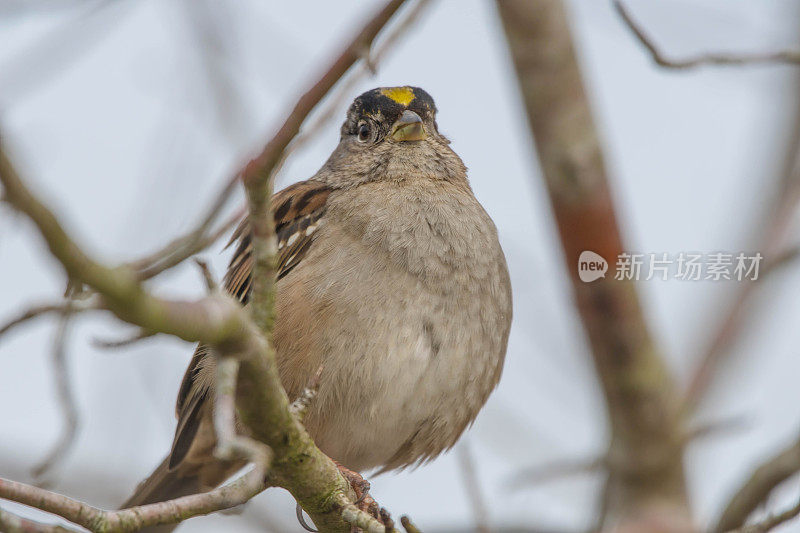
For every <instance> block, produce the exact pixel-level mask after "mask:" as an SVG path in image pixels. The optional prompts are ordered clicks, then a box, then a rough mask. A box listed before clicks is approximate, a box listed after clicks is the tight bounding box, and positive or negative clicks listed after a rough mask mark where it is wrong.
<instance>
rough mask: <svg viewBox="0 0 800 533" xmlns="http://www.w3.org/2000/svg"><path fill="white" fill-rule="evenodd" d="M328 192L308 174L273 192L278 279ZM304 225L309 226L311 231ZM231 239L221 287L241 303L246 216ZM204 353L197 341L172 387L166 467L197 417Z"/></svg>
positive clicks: (308, 238) (296, 256)
mask: <svg viewBox="0 0 800 533" xmlns="http://www.w3.org/2000/svg"><path fill="white" fill-rule="evenodd" d="M330 193H331V189H330V188H329V187H328V186H327V185H325V184H324V183H321V182H318V181H312V180H309V181H302V182H300V183H296V184H294V185H290V186H289V187H287V188H285V189H283V190H282V191H280V192H278V193H276V194H275V195H274V196H273V198H272V212H273V214H274V216H275V234H276V236H277V238H278V272H277V278H278V279H281V278H283V277H284V276H286V275H287V274H288V273H289V272H291V271H292V269H294V268H295V267H296V266H297V265H298V264H300V262H301V261H302V259H303V257H305V255H306V253H307V252H308V249H309V248H310V246H311V244H312V242H313V240H314V231H313V230H314V228H315V227H316V226H315V225H316V224H317V223H318V222H319V220H320V218H322V215H323V214H324V213H325V204H326V202H327V200H328V196H329V195H330ZM309 227H310V228H312V230H311V231H309ZM234 243H236V252H235V253H234V254H233V257H232V258H231V261H230V263H229V265H228V271H227V273H226V274H225V280H224V283H225V289H226V290H227V291H228V293H229V294H231V295H232V296H234V297H235V298H236V299H238V300H239V301H240V302H242V304H246V303H247V301H248V299H249V296H250V273H251V272H252V270H253V255H252V250H253V245H252V243H251V239H250V226H249V224H248V222H247V219H245V220H243V221H242V223H241V224H239V227H237V228H236V231H234V233H233V236H232V237H231V240H230V242H229V243H228V246H231V245H232V244H234ZM207 355H208V349H207V347H206V346H203V345H200V346H198V347H197V349H196V350H195V353H194V356H193V357H192V360H191V362H190V363H189V367H188V368H187V369H186V373H185V374H184V377H183V382H182V383H181V388H180V390H179V392H178V400H177V404H176V413H177V416H178V427H177V429H176V431H175V440H174V442H173V445H172V452H171V454H170V460H169V467H170V469H172V468H174V467H175V466H177V465H178V464H179V463H180V462H181V461H182V460H183V458H184V456H185V454H186V452H187V451H188V450H189V448H190V445H191V442H192V440H193V439H194V436H195V434H196V432H197V427H198V425H199V424H200V421H201V420H200V419H201V417H200V416H199V413H200V409H201V407H202V405H203V404H204V403H205V399H206V396H207V392H208V384H206V383H202V382H201V381H200V380H199V379H198V378H199V376H200V374H201V370H202V367H203V361H204V359H205V357H206V356H207Z"/></svg>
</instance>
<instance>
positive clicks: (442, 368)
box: [124, 86, 512, 532]
mask: <svg viewBox="0 0 800 533" xmlns="http://www.w3.org/2000/svg"><path fill="white" fill-rule="evenodd" d="M436 113H437V108H436V105H435V103H434V101H433V98H432V97H431V96H430V95H429V94H428V93H427V92H426V91H425V90H423V89H421V88H419V87H412V86H400V87H380V88H376V89H373V90H370V91H367V92H365V93H363V94H361V95H360V96H358V97H357V98H355V100H354V101H353V103H352V105H351V106H350V107H349V109H348V111H347V115H346V120H345V122H344V124H343V125H342V127H341V131H340V140H339V143H338V145H337V146H336V148H335V149H334V151H333V152H332V154H331V155H330V157H329V158H328V160H327V161H326V162H325V163H324V164H323V165H322V167H321V168H320V170H319V171H317V172H316V174H314V175H313V176H312V177H311V178H310V179H308V180H306V181H301V182H298V183H295V184H293V185H290V186H288V187H286V188H285V189H283V190H281V191H279V192H277V193H275V194H274V196H273V198H272V201H271V206H272V214H273V216H274V221H275V231H276V236H277V241H278V268H277V281H276V300H275V312H276V317H277V318H276V321H275V324H274V331H273V342H274V348H275V354H276V361H277V365H278V370H279V374H280V379H281V383H282V385H283V387H284V388H285V390H286V393H287V395H288V396H289V398H290V399H292V398H296V397H298V396H299V395H300V394H301V393H302V391H303V389H304V388H305V387H306V385H307V384H308V383H309V382H310V381H311V379H312V377H313V376H314V375H315V373H318V371H319V373H318V391H317V395H316V397H315V399H314V400H313V402H312V403H311V405H310V406H309V407H308V411H307V413H306V415H305V418H304V420H303V423H304V425H305V427H306V430H307V431H308V433H309V434H310V435H311V437H312V438H313V439H314V442H315V444H316V445H317V446H318V447H319V448H320V449H321V450H322V451H323V452H324V453H325V454H327V455H328V456H329V457H331V458H332V459H334V460H335V461H336V462H337V463H338V464H340V465H342V467H343V468H345V469H347V470H349V471H352V472H366V471H371V472H374V473H383V472H387V471H394V470H401V469H404V468H407V467H410V466H417V465H420V464H422V463H425V462H428V461H430V460H432V459H434V458H436V457H437V456H439V455H440V454H441V453H442V452H444V451H446V450H448V449H450V448H451V447H452V446H453V445H454V444H455V443H456V441H457V440H458V439H459V437H460V436H461V434H462V433H463V432H464V430H465V429H466V428H467V427H468V426H469V425H470V424H471V423H472V422H473V421H474V420H475V418H476V416H477V415H478V413H479V411H480V410H481V408H482V407H483V406H484V404H485V403H486V401H487V399H488V397H489V395H490V393H491V392H492V391H493V390H494V389H495V388H496V386H497V384H498V381H499V379H500V376H501V373H502V369H503V363H504V359H505V354H506V348H507V345H508V337H509V331H510V327H511V319H512V295H511V283H510V278H509V273H508V267H507V263H506V259H505V255H504V253H503V250H502V248H501V246H500V242H499V239H498V234H497V229H496V227H495V225H494V223H493V221H492V219H491V218H490V217H489V215H488V214H487V212H486V211H485V209H484V208H483V207H482V206H481V204H480V203H479V202H478V200H477V199H476V197H475V195H474V193H473V191H472V189H471V187H470V184H469V181H468V179H467V169H466V166H465V165H464V163H463V161H462V160H461V158H460V157H459V156H458V155H457V154H456V153H455V152H454V151H453V149H452V148H451V146H450V141H449V140H448V139H447V138H446V137H445V136H444V135H443V134H442V133H440V132H439V126H438V124H437V120H436ZM479 127H483V125H481V126H479ZM229 246H233V247H234V248H235V252H234V253H233V256H232V258H231V260H230V264H229V267H228V270H227V273H226V275H225V278H224V286H225V289H226V290H227V292H228V293H229V294H230V295H231V296H233V297H234V298H236V299H238V300H239V301H240V302H241V303H242V304H243V305H245V306H246V305H247V304H248V300H249V295H250V290H251V281H252V276H251V272H252V267H253V255H252V242H251V236H250V230H249V226H248V224H247V222H246V221H244V222H243V223H242V224H241V225H240V226H239V227H238V229H237V230H236V231H235V232H234V234H233V237H232V239H231V243H229ZM320 369H321V370H320ZM212 401H213V364H212V358H211V356H210V355H209V353H208V349H207V348H206V347H204V346H202V345H200V346H198V348H197V350H196V352H195V354H194V357H193V358H192V360H191V362H190V364H189V367H188V369H187V370H186V374H185V376H184V378H183V382H182V384H181V386H180V390H179V392H178V400H177V406H176V412H177V418H178V424H177V428H176V431H175V437H174V441H173V444H172V449H171V450H170V452H169V455H168V456H167V457H166V459H164V461H163V462H162V463H161V465H160V466H158V467H157V469H156V470H155V471H154V472H153V474H152V475H151V476H150V477H149V478H147V479H146V480H145V481H143V482H142V483H141V484H140V485H139V486H138V488H137V489H136V491H135V493H134V494H133V496H131V498H130V499H129V500H128V501H127V502H126V503H125V504H124V507H131V506H134V505H144V504H147V503H155V502H159V501H165V500H168V499H173V498H176V497H179V496H184V495H188V494H193V493H197V492H204V491H208V490H211V489H213V488H215V487H217V486H219V485H220V484H222V483H223V482H224V481H225V480H226V479H228V478H229V477H230V476H231V475H233V474H234V473H235V472H236V471H237V470H238V469H239V468H240V467H241V465H231V464H230V463H223V462H220V461H219V460H217V459H215V458H214V455H213V449H214V444H215V438H214V430H213V424H212V420H211V415H212V406H211V404H212ZM174 527H175V526H166V527H165V526H160V527H159V528H151V529H146V530H145V531H149V532H156V531H158V532H163V531H169V530H171V529H172V528H174Z"/></svg>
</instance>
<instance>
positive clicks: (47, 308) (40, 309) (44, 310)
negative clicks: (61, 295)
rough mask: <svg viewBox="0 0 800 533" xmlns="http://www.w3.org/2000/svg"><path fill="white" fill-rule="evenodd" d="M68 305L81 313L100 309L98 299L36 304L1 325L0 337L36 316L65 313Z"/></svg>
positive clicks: (75, 311) (73, 311)
mask: <svg viewBox="0 0 800 533" xmlns="http://www.w3.org/2000/svg"><path fill="white" fill-rule="evenodd" d="M68 307H71V308H72V311H71V312H72V313H81V312H83V311H89V310H92V309H98V307H97V301H96V300H86V301H73V302H72V303H70V302H63V301H61V302H58V303H49V304H40V305H34V306H31V307H29V308H27V309H26V310H25V311H23V312H22V313H20V314H19V315H17V316H15V317H13V318H11V319H9V320H8V322H6V323H5V324H3V325H2V326H0V337H1V336H3V335H5V334H6V333H8V332H9V331H11V330H12V329H14V328H15V327H17V326H19V325H22V324H24V323H25V322H28V321H29V320H33V319H35V318H39V317H42V316H44V315H50V314H53V313H59V314H61V313H64V311H65V310H66V309H67V308H68Z"/></svg>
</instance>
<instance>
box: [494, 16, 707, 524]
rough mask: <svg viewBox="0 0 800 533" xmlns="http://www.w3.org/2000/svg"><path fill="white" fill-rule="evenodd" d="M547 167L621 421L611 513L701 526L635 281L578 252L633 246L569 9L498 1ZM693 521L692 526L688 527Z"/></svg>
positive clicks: (583, 309)
mask: <svg viewBox="0 0 800 533" xmlns="http://www.w3.org/2000/svg"><path fill="white" fill-rule="evenodd" d="M496 5H497V8H498V11H499V13H500V18H501V20H502V23H503V27H504V29H505V33H506V38H507V41H508V46H509V50H510V52H511V57H512V59H513V63H514V66H515V68H516V72H517V77H518V79H519V86H520V90H521V96H522V99H523V102H524V104H525V107H526V110H527V114H528V123H529V125H530V128H531V131H532V133H533V141H534V143H535V148H536V151H537V153H538V156H539V161H540V164H541V167H542V175H543V177H544V179H545V183H546V186H547V192H548V195H549V197H550V203H551V205H552V208H553V213H554V216H555V221H556V226H557V228H558V232H559V236H560V239H561V246H562V249H563V253H564V259H565V266H566V268H567V273H568V274H567V275H568V277H569V279H570V281H571V284H572V290H573V293H574V297H575V300H576V305H577V309H578V312H579V314H580V317H581V320H582V322H583V326H584V329H585V331H586V333H587V336H588V340H589V343H590V348H591V355H592V358H593V361H594V365H595V368H596V370H597V373H598V377H599V380H600V384H601V385H602V390H603V393H604V396H605V401H606V409H607V412H608V417H609V421H610V426H611V442H610V449H609V452H608V457H610V461H609V465H610V466H609V468H610V472H609V482H608V484H607V487H606V491H607V493H609V494H610V498H609V504H610V505H609V514H610V515H611V519H613V520H614V521H615V523H616V524H617V525H618V527H619V528H620V530H621V529H624V524H626V523H627V524H628V525H629V527H633V525H634V524H636V523H637V521H639V520H640V519H641V518H642V516H648V515H649V516H653V517H656V516H659V517H663V516H664V515H665V513H664V508H665V507H666V508H667V509H669V513H667V514H669V520H670V525H669V527H666V526H665V527H664V530H665V531H674V530H680V531H685V530H687V529H690V528H691V525H690V524H691V516H690V511H689V506H688V496H687V492H686V485H685V480H684V472H683V440H684V439H683V434H684V432H683V430H682V425H683V424H682V419H681V416H680V410H679V409H678V406H679V402H678V401H677V400H678V397H677V395H676V387H675V384H674V382H673V379H672V376H670V374H669V371H668V370H667V367H666V365H665V363H664V360H663V357H662V355H661V353H660V350H659V348H658V346H656V343H655V341H654V339H653V338H652V337H651V335H650V332H649V331H648V327H647V323H646V321H645V318H644V315H643V313H642V309H641V305H640V302H639V297H638V295H637V293H636V288H635V286H634V284H633V282H632V281H621V280H614V279H611V277H609V278H605V279H599V280H597V281H594V282H592V283H584V282H582V281H581V280H580V279H579V277H578V275H577V274H578V270H577V266H578V258H579V257H580V254H581V253H582V252H583V251H585V250H592V251H594V252H596V253H598V254H599V255H601V256H602V257H604V258H605V259H606V260H607V261H610V262H614V261H615V260H616V258H617V257H618V256H619V254H620V253H622V252H623V251H624V250H625V247H624V245H623V243H622V237H621V234H620V230H619V225H618V222H617V215H616V212H615V209H614V205H613V201H612V194H611V190H610V185H609V181H608V178H607V173H606V168H605V165H604V161H603V154H602V151H601V148H600V146H601V142H600V139H599V135H598V132H597V130H596V128H595V126H594V122H593V119H592V114H591V109H590V105H589V100H588V98H587V95H586V90H585V88H584V85H583V82H582V79H581V74H580V69H579V66H578V61H577V59H576V56H575V51H574V49H573V44H572V37H571V34H570V29H569V24H568V20H567V16H566V13H565V10H564V6H563V3H562V1H561V0H539V1H537V2H529V1H527V0H502V1H498V2H497V3H496ZM680 528H683V529H680Z"/></svg>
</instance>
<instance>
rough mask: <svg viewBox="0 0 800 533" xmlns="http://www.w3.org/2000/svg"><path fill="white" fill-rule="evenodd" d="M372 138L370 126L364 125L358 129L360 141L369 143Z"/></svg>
mask: <svg viewBox="0 0 800 533" xmlns="http://www.w3.org/2000/svg"><path fill="white" fill-rule="evenodd" d="M371 136H372V131H371V130H370V127H369V125H367V124H362V125H360V126H359V127H358V140H359V141H361V142H362V143H363V142H367V141H368V140H369V139H370V137H371Z"/></svg>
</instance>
